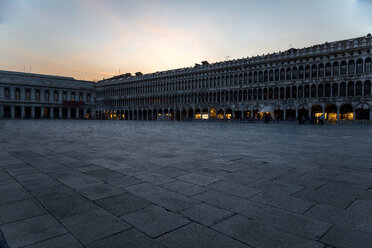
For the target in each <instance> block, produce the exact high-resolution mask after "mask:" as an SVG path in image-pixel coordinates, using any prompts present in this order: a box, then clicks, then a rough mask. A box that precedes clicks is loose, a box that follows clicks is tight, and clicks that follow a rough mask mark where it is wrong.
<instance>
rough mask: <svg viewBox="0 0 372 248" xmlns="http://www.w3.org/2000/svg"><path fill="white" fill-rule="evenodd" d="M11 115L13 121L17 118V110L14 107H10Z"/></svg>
mask: <svg viewBox="0 0 372 248" xmlns="http://www.w3.org/2000/svg"><path fill="white" fill-rule="evenodd" d="M10 115H11V118H12V119H14V118H15V109H14V106H11V107H10Z"/></svg>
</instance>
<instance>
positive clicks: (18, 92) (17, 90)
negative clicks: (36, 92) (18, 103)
mask: <svg viewBox="0 0 372 248" xmlns="http://www.w3.org/2000/svg"><path fill="white" fill-rule="evenodd" d="M20 97H21V91H20V90H19V89H18V88H17V89H16V90H15V98H16V99H17V100H19V99H20Z"/></svg>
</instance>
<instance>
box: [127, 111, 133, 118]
mask: <svg viewBox="0 0 372 248" xmlns="http://www.w3.org/2000/svg"><path fill="white" fill-rule="evenodd" d="M128 117H129V120H133V111H132V110H129V116H128Z"/></svg>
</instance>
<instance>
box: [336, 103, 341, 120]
mask: <svg viewBox="0 0 372 248" xmlns="http://www.w3.org/2000/svg"><path fill="white" fill-rule="evenodd" d="M336 119H337V122H338V121H339V120H340V108H339V107H338V106H337V116H336Z"/></svg>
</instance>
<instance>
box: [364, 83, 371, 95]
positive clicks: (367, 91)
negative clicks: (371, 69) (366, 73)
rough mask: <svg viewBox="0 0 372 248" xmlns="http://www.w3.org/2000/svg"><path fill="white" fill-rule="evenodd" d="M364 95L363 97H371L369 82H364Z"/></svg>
mask: <svg viewBox="0 0 372 248" xmlns="http://www.w3.org/2000/svg"><path fill="white" fill-rule="evenodd" d="M364 95H365V96H370V95H371V81H365V82H364Z"/></svg>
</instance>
